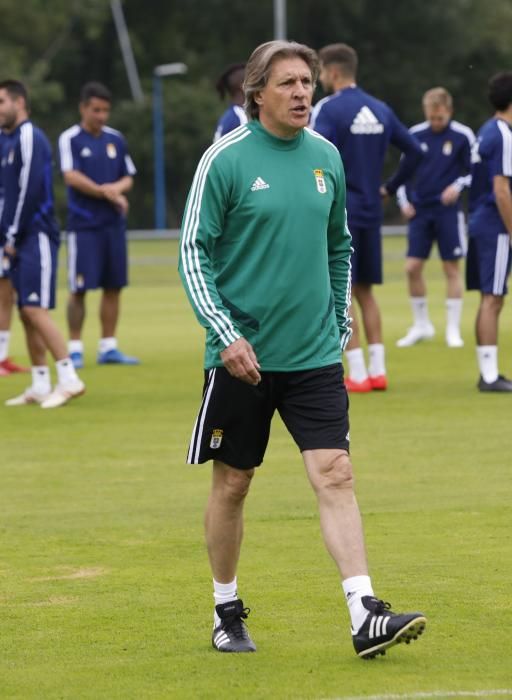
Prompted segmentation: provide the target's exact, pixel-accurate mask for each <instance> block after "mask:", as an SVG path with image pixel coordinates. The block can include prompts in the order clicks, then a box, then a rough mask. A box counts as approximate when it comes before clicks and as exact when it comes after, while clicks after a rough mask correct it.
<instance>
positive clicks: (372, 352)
mask: <svg viewBox="0 0 512 700" xmlns="http://www.w3.org/2000/svg"><path fill="white" fill-rule="evenodd" d="M384 354H385V353H384V345H383V344H382V343H372V344H371V345H368V374H369V375H370V377H379V376H381V375H382V374H386V363H385V360H384Z"/></svg>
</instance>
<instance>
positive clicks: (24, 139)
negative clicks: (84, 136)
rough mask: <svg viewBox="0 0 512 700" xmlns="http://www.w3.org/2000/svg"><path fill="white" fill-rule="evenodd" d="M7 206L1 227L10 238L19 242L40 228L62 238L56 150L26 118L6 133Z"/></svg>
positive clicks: (3, 175)
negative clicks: (54, 161)
mask: <svg viewBox="0 0 512 700" xmlns="http://www.w3.org/2000/svg"><path fill="white" fill-rule="evenodd" d="M2 182H3V187H4V207H3V212H2V220H1V223H0V230H1V231H2V232H3V233H4V234H5V238H6V242H7V243H9V244H10V245H14V246H16V247H17V246H19V245H20V243H22V241H23V239H24V238H25V237H27V236H29V235H31V234H36V235H37V234H38V233H39V232H44V233H47V234H48V236H49V237H50V238H51V239H53V240H55V241H57V242H58V241H59V239H60V231H59V227H58V225H57V221H56V219H55V213H54V199H53V178H52V150H51V147H50V143H49V141H48V139H47V138H46V136H45V135H44V133H43V132H42V131H41V129H39V128H38V127H36V126H34V124H33V123H32V122H31V121H28V120H27V121H24V122H22V123H21V124H20V125H19V126H17V127H16V129H14V131H13V132H12V133H10V134H7V135H6V136H4V145H3V149H2Z"/></svg>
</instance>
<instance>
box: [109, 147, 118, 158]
mask: <svg viewBox="0 0 512 700" xmlns="http://www.w3.org/2000/svg"><path fill="white" fill-rule="evenodd" d="M107 156H108V157H109V158H115V157H116V156H117V150H116V147H115V144H113V143H107Z"/></svg>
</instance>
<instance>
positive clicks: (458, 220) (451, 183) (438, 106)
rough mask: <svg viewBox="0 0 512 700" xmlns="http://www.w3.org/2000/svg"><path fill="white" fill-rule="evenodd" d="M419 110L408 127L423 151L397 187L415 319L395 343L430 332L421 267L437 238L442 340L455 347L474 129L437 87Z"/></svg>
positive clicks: (460, 342) (411, 341)
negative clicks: (463, 197)
mask: <svg viewBox="0 0 512 700" xmlns="http://www.w3.org/2000/svg"><path fill="white" fill-rule="evenodd" d="M423 111H424V114H425V121H424V122H422V123H421V124H416V125H415V126H413V127H411V129H410V132H411V134H414V135H415V136H416V138H417V139H418V140H419V142H420V144H421V148H422V150H423V152H424V154H425V155H424V158H423V160H422V161H421V163H420V165H419V167H418V169H417V170H416V172H415V173H414V176H413V178H412V180H411V181H410V182H408V183H407V184H406V185H402V187H400V188H399V190H398V192H397V199H398V204H399V205H400V209H401V210H402V214H403V215H404V217H405V218H406V219H407V220H408V221H409V225H408V232H407V237H408V249H407V261H406V264H405V271H406V274H407V279H408V286H409V296H410V303H411V308H412V312H413V319H414V321H413V325H412V326H411V328H409V330H408V332H407V334H406V335H405V336H404V337H403V338H400V340H399V341H398V342H397V346H398V347H402V348H403V347H408V346H410V345H414V344H415V343H417V342H418V341H420V340H424V339H428V338H432V337H433V335H434V333H435V330H434V326H433V325H432V323H431V322H430V318H429V315H428V307H427V298H426V293H427V288H426V284H425V280H424V277H423V267H424V265H425V261H426V260H427V259H428V257H429V256H430V251H431V249H432V244H433V243H434V241H437V246H438V249H439V255H440V256H441V259H442V261H443V271H444V274H445V277H446V334H445V338H446V343H447V345H448V347H450V348H459V347H462V346H463V345H464V341H463V340H462V337H461V334H460V317H461V313H462V293H463V284H462V277H461V274H460V269H459V260H460V259H461V258H462V257H464V255H465V254H466V247H467V246H466V231H465V229H466V227H465V220H464V213H463V211H462V209H461V206H460V193H461V192H462V190H463V189H464V188H465V187H469V184H470V182H471V175H470V172H471V149H472V147H473V144H474V141H475V135H474V134H473V132H472V130H471V129H470V128H469V127H468V126H465V125H464V124H461V123H460V122H457V121H455V120H453V119H452V114H453V101H452V96H451V95H450V93H449V92H448V91H447V90H445V89H444V88H442V87H438V88H432V89H431V90H428V91H427V92H426V93H425V94H424V95H423Z"/></svg>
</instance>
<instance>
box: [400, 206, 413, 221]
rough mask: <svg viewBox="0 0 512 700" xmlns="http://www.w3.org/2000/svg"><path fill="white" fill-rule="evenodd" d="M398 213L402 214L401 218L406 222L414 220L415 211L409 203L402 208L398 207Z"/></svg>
mask: <svg viewBox="0 0 512 700" xmlns="http://www.w3.org/2000/svg"><path fill="white" fill-rule="evenodd" d="M400 211H401V212H402V216H403V217H404V219H407V221H410V220H411V219H414V217H415V216H416V209H415V208H414V206H413V205H412V204H411V203H410V202H407V204H404V205H403V206H402V207H400Z"/></svg>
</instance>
